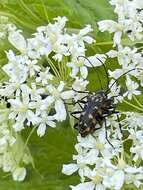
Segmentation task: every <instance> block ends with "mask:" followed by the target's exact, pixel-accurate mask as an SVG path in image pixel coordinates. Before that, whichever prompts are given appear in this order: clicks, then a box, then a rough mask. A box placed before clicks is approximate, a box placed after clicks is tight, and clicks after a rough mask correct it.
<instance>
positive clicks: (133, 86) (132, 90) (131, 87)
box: [124, 76, 141, 100]
mask: <svg viewBox="0 0 143 190" xmlns="http://www.w3.org/2000/svg"><path fill="white" fill-rule="evenodd" d="M126 79H127V80H126V85H127V88H128V91H127V92H126V93H124V97H126V96H127V97H128V99H129V100H131V99H132V95H133V94H135V95H139V94H141V92H140V91H139V90H137V88H138V87H139V85H138V84H137V83H136V82H134V81H132V80H131V79H130V77H129V76H127V77H126Z"/></svg>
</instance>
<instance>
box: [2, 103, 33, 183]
mask: <svg viewBox="0 0 143 190" xmlns="http://www.w3.org/2000/svg"><path fill="white" fill-rule="evenodd" d="M8 113H9V110H8V109H7V108H4V105H3V106H2V105H1V111H0V129H1V130H0V167H1V168H2V170H3V171H4V172H11V174H12V177H13V180H15V181H23V180H24V178H25V176H26V169H25V168H24V167H23V166H24V165H25V164H28V163H30V162H31V161H32V160H31V159H32V158H31V156H30V155H29V152H28V151H27V150H24V143H23V141H22V139H21V137H20V135H19V134H16V133H15V131H14V130H13V129H12V128H11V124H10V123H9V122H8V120H7V117H8ZM17 150H18V151H17Z"/></svg>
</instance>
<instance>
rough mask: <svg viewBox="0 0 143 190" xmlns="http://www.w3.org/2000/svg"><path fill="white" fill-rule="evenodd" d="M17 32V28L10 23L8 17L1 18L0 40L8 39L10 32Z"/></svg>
mask: <svg viewBox="0 0 143 190" xmlns="http://www.w3.org/2000/svg"><path fill="white" fill-rule="evenodd" d="M13 30H16V26H15V25H14V24H12V23H10V22H9V19H8V17H6V16H0V39H4V38H6V37H7V35H8V33H9V32H10V31H13Z"/></svg>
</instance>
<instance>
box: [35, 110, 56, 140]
mask: <svg viewBox="0 0 143 190" xmlns="http://www.w3.org/2000/svg"><path fill="white" fill-rule="evenodd" d="M40 120H41V121H40V124H39V126H38V129H37V134H38V135H39V136H40V137H42V136H43V135H44V134H45V131H46V128H47V127H49V126H50V127H52V128H55V127H56V123H55V122H54V120H55V117H54V116H48V115H47V113H46V112H42V114H41V116H40Z"/></svg>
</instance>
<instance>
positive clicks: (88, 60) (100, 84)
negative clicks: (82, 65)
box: [78, 55, 103, 90]
mask: <svg viewBox="0 0 143 190" xmlns="http://www.w3.org/2000/svg"><path fill="white" fill-rule="evenodd" d="M80 57H82V58H84V59H86V60H87V61H88V62H89V63H90V65H91V66H92V67H93V68H94V70H95V72H96V74H97V77H98V80H99V83H100V86H101V89H102V90H103V87H102V83H101V79H100V76H99V73H98V72H97V71H96V69H95V67H94V65H93V64H92V63H91V61H90V60H89V59H88V58H87V57H85V56H84V55H80V56H78V59H79V58H80Z"/></svg>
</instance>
